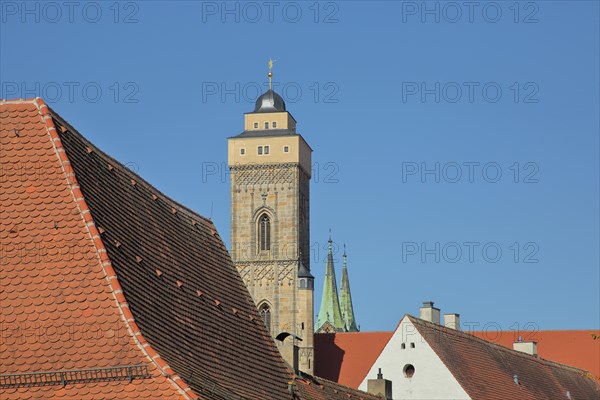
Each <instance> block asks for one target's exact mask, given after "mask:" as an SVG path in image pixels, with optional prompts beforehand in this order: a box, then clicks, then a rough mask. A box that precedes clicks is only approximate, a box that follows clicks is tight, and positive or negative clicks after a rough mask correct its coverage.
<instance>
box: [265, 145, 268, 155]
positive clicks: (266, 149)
mask: <svg viewBox="0 0 600 400" xmlns="http://www.w3.org/2000/svg"><path fill="white" fill-rule="evenodd" d="M265 154H269V146H265Z"/></svg>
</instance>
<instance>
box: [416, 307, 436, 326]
mask: <svg viewBox="0 0 600 400" xmlns="http://www.w3.org/2000/svg"><path fill="white" fill-rule="evenodd" d="M419 318H421V319H423V320H425V321H429V322H433V323H434V324H438V325H439V324H440V309H439V308H435V307H434V306H433V301H424V302H423V307H421V308H419Z"/></svg>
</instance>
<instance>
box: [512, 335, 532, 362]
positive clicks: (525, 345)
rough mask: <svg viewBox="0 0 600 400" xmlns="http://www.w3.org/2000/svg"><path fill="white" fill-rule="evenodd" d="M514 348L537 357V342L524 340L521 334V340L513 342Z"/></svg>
mask: <svg viewBox="0 0 600 400" xmlns="http://www.w3.org/2000/svg"><path fill="white" fill-rule="evenodd" d="M513 350H516V351H520V352H521V353H525V354H529V355H530V356H536V357H537V342H535V341H533V340H530V341H528V342H524V341H523V339H522V338H521V336H519V340H518V341H516V342H514V343H513Z"/></svg>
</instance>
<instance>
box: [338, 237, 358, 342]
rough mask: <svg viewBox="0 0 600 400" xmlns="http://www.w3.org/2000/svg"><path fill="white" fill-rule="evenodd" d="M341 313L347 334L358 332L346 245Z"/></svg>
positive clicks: (341, 288) (341, 290)
mask: <svg viewBox="0 0 600 400" xmlns="http://www.w3.org/2000/svg"><path fill="white" fill-rule="evenodd" d="M340 311H341V312H342V318H343V319H344V325H345V329H344V330H345V331H346V332H358V328H357V326H356V320H355V319H354V308H353V307H352V295H351V294H350V279H349V278H348V266H347V265H346V245H344V266H343V268H342V286H341V287H340Z"/></svg>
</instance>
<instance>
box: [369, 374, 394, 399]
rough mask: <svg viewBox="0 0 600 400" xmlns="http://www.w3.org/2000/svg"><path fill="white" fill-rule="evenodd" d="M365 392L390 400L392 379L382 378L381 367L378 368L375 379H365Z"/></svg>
mask: <svg viewBox="0 0 600 400" xmlns="http://www.w3.org/2000/svg"><path fill="white" fill-rule="evenodd" d="M367 392H368V393H369V394H373V395H375V396H382V397H383V398H384V399H385V400H392V381H388V380H387V379H383V374H382V373H381V368H379V373H378V374H377V379H369V380H368V381H367Z"/></svg>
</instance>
